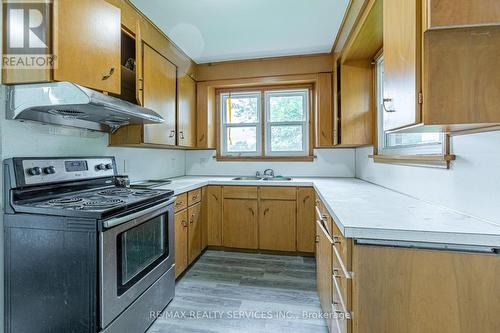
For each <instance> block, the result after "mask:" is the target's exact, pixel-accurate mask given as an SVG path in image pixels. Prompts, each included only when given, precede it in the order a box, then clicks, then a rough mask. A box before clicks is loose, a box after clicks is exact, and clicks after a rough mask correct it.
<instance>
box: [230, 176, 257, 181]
mask: <svg viewBox="0 0 500 333" xmlns="http://www.w3.org/2000/svg"><path fill="white" fill-rule="evenodd" d="M233 180H262V177H255V176H253V177H252V176H250V177H237V178H233Z"/></svg>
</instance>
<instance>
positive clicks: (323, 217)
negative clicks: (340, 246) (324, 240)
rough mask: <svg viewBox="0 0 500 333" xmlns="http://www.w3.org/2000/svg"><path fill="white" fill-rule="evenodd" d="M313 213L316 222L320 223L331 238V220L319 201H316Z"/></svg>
mask: <svg viewBox="0 0 500 333" xmlns="http://www.w3.org/2000/svg"><path fill="white" fill-rule="evenodd" d="M315 211H316V221H320V222H322V224H323V226H324V227H325V229H326V231H327V232H328V235H330V236H332V218H331V217H330V215H328V213H325V207H324V205H323V203H322V202H321V201H319V200H317V201H316V207H315Z"/></svg>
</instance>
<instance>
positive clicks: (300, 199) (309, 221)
mask: <svg viewBox="0 0 500 333" xmlns="http://www.w3.org/2000/svg"><path fill="white" fill-rule="evenodd" d="M314 198H315V193H314V189H313V188H310V187H304V188H302V187H299V188H298V190H297V251H298V252H309V253H312V252H314V250H315V246H314V236H315V235H316V229H315V224H314V221H315V220H314V215H315V213H314Z"/></svg>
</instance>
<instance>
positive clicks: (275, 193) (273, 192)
mask: <svg viewBox="0 0 500 333" xmlns="http://www.w3.org/2000/svg"><path fill="white" fill-rule="evenodd" d="M259 191H260V198H261V199H264V200H266V199H270V200H273V199H276V200H296V199H297V190H296V188H295V187H261V188H260V189H259Z"/></svg>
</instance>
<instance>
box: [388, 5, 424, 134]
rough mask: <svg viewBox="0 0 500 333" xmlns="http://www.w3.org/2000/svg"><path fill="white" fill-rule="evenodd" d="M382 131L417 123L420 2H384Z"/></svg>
mask: <svg viewBox="0 0 500 333" xmlns="http://www.w3.org/2000/svg"><path fill="white" fill-rule="evenodd" d="M383 11H384V19H383V21H384V32H383V33H384V101H385V102H384V104H385V110H386V111H385V113H384V128H385V129H386V130H392V129H397V128H400V127H404V126H409V125H413V124H416V123H420V119H421V108H420V104H419V98H418V94H419V93H420V92H421V84H420V76H421V75H420V68H421V67H420V63H421V45H420V44H421V1H420V0H415V1H401V0H384V3H383Z"/></svg>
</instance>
